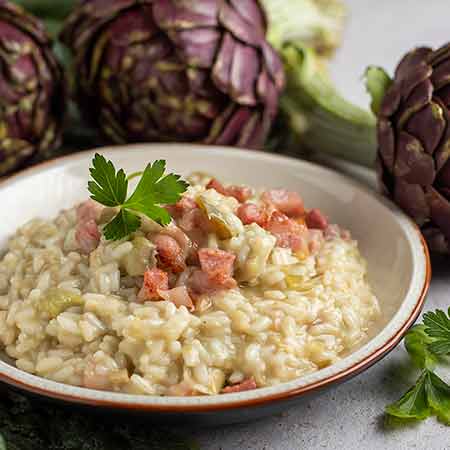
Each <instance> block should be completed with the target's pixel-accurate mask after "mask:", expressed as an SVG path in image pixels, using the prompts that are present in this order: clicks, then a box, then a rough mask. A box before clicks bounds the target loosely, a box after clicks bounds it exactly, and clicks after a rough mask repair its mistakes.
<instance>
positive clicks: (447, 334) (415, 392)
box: [386, 308, 450, 425]
mask: <svg viewBox="0 0 450 450" xmlns="http://www.w3.org/2000/svg"><path fill="white" fill-rule="evenodd" d="M423 322H424V324H423V325H416V326H414V327H412V328H411V330H410V331H409V332H408V333H407V335H406V337H405V347H406V350H407V351H408V353H409V355H410V356H411V358H412V360H413V361H414V363H415V364H416V365H417V366H418V367H420V368H422V369H423V371H422V374H421V375H420V377H419V379H418V380H417V382H416V384H415V385H414V386H413V387H412V388H411V389H410V390H409V391H407V392H406V393H405V394H404V395H403V396H402V397H401V398H400V399H399V400H397V401H396V402H395V403H392V404H391V405H389V406H388V407H387V408H386V413H387V414H388V415H389V416H393V417H396V418H398V419H418V420H422V419H425V418H427V417H430V416H431V415H432V414H433V415H435V416H437V417H438V419H439V420H441V421H442V422H443V423H445V424H446V425H450V386H449V385H448V384H447V383H446V382H445V381H444V380H442V379H441V378H439V377H438V376H437V375H436V374H435V373H434V372H433V369H434V368H435V366H436V365H437V363H438V362H439V361H440V360H441V359H442V357H443V356H444V355H449V354H450V308H449V310H448V316H447V315H446V314H445V312H444V311H441V310H439V309H438V310H436V311H435V312H427V313H425V314H424V316H423Z"/></svg>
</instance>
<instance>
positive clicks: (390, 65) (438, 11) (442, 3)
mask: <svg viewBox="0 0 450 450" xmlns="http://www.w3.org/2000/svg"><path fill="white" fill-rule="evenodd" d="M347 3H348V5H349V8H350V10H351V19H350V23H349V26H348V29H347V32H346V37H345V42H344V45H343V48H342V49H341V51H340V52H339V54H338V56H337V58H336V60H335V63H334V65H333V77H334V79H335V80H336V83H337V85H338V86H339V88H340V89H341V91H342V92H343V93H344V94H345V95H346V97H347V98H349V99H351V100H352V101H354V102H356V103H358V104H360V105H361V106H366V105H367V102H368V100H367V97H366V95H365V92H364V87H363V85H362V81H361V75H362V74H363V73H364V69H365V67H366V66H367V65H369V64H376V65H382V66H384V67H385V68H386V69H388V70H389V71H392V70H393V69H394V68H395V64H396V62H397V61H398V59H399V57H400V56H402V55H403V53H404V52H406V51H407V50H408V49H410V48H411V47H413V46H415V45H418V44H426V45H432V46H437V45H441V44H443V43H444V42H446V41H448V40H449V39H450V33H449V21H450V1H449V0H427V1H423V0H347ZM342 170H345V169H342ZM356 175H357V176H359V177H360V178H361V177H362V178H366V179H368V181H369V182H370V181H371V174H368V178H367V177H366V174H365V173H364V172H361V171H358V173H357V174H356ZM372 181H373V179H372ZM433 271H434V273H433V281H432V284H431V290H430V293H429V295H428V298H427V302H426V307H425V309H427V310H428V309H435V308H436V307H440V308H444V309H446V308H448V306H450V263H449V259H447V260H437V261H433ZM416 374H417V372H415V370H414V369H413V368H412V367H411V366H410V364H409V359H408V356H407V354H406V351H405V350H404V348H403V345H400V346H399V347H397V348H396V349H395V350H394V351H393V352H392V353H391V354H390V355H389V356H387V357H386V358H384V359H383V360H382V361H381V362H379V363H378V364H376V365H375V366H373V367H372V368H371V369H369V370H367V371H366V372H364V373H363V374H361V375H359V376H358V377H356V378H354V379H353V380H351V381H349V382H347V383H344V384H342V385H340V386H337V387H335V388H332V389H331V390H329V391H327V392H325V393H323V394H321V395H320V396H319V397H315V398H312V399H306V400H305V401H304V402H303V403H301V404H300V405H298V406H296V407H293V408H292V409H290V410H288V411H286V412H285V413H284V414H283V415H281V416H276V417H270V418H267V419H263V420H260V421H257V422H253V423H249V424H242V425H233V426H227V427H220V428H213V429H207V430H201V431H197V432H195V439H196V440H197V441H198V442H199V444H200V447H201V448H202V450H220V449H223V450H315V449H320V450H336V449H341V450H361V449H364V450H378V449H379V450H411V449H419V450H422V449H427V450H447V449H449V448H450V428H448V427H445V426H443V425H441V424H439V423H438V422H437V421H436V420H435V419H429V420H427V421H425V422H422V423H419V424H415V425H409V426H403V427H400V428H395V429H392V428H386V427H385V426H384V425H383V409H384V407H385V405H386V404H388V403H391V402H392V401H394V400H396V399H397V398H398V397H399V395H400V394H401V393H403V392H404V391H405V390H406V389H407V388H408V387H409V386H410V385H411V383H412V381H413V380H414V379H415V377H416ZM445 375H446V374H444V376H445ZM448 375H450V372H448ZM446 378H447V380H450V376H448V377H446Z"/></svg>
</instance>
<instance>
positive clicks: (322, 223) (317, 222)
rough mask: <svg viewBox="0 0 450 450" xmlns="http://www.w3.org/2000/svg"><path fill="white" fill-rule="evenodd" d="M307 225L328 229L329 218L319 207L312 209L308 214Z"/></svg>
mask: <svg viewBox="0 0 450 450" xmlns="http://www.w3.org/2000/svg"><path fill="white" fill-rule="evenodd" d="M305 220H306V225H307V227H308V228H314V229H316V230H326V229H327V227H328V220H327V218H326V217H325V216H324V215H323V213H322V212H321V211H320V210H319V209H312V210H311V211H309V212H308V214H306V218H305Z"/></svg>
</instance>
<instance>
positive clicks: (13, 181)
mask: <svg viewBox="0 0 450 450" xmlns="http://www.w3.org/2000/svg"><path fill="white" fill-rule="evenodd" d="M100 152H101V153H102V154H104V155H105V156H106V157H107V158H109V159H111V160H113V161H114V163H115V164H117V166H118V167H123V168H124V169H125V171H126V172H133V171H136V170H140V169H142V168H143V167H144V166H145V165H146V164H147V163H148V162H149V161H153V160H155V159H161V158H162V159H166V160H167V163H168V167H169V168H170V170H173V171H175V172H177V173H181V174H184V175H187V174H189V173H190V172H192V171H205V172H209V173H212V174H214V175H216V176H217V177H218V178H220V179H223V180H225V181H227V182H236V183H245V184H249V185H253V186H255V187H270V188H277V187H285V188H287V189H291V190H296V191H298V192H300V193H301V195H302V197H303V198H304V200H305V203H306V205H307V206H309V205H310V206H317V207H320V208H321V209H322V210H323V211H325V213H326V214H327V215H328V216H329V217H330V218H331V219H332V221H334V222H336V223H339V224H341V225H343V226H344V227H346V228H348V229H350V230H351V232H352V234H353V236H354V237H355V238H356V239H357V240H358V241H359V245H360V249H361V252H362V254H363V255H364V257H365V258H366V259H367V261H368V267H369V278H370V283H371V285H372V287H373V289H374V291H375V294H376V295H377V296H378V298H379V300H380V302H381V308H382V311H383V317H382V320H381V321H380V323H379V324H378V327H377V329H376V330H375V331H374V332H373V336H372V337H371V339H370V340H369V342H367V343H366V344H365V345H363V346H362V347H361V348H359V349H357V350H356V351H354V352H353V353H352V354H350V355H349V356H347V357H345V358H343V359H342V360H341V361H339V362H338V363H336V364H334V365H332V366H330V367H327V368H325V369H322V370H320V371H318V372H315V373H313V374H310V375H307V376H305V377H302V378H299V379H297V380H294V381H291V382H288V383H283V384H280V385H278V386H273V387H267V388H262V389H256V390H253V391H248V392H242V393H237V394H228V395H218V396H210V397H180V398H174V397H151V396H138V395H126V394H119V393H111V392H101V391H94V390H89V389H84V388H78V387H73V386H68V385H64V384H60V383H56V382H53V381H49V380H45V379H43V378H39V377H36V376H33V375H30V374H28V373H25V372H22V371H21V370H19V369H16V368H15V367H14V366H13V365H10V364H8V363H7V362H6V360H3V361H0V380H2V381H4V382H6V383H8V384H10V385H14V386H16V387H19V388H21V389H24V390H27V391H29V392H32V393H35V394H39V395H43V396H46V397H50V398H53V399H59V400H63V401H68V402H75V403H81V404H86V405H92V406H96V407H108V408H113V409H123V410H128V411H133V410H134V411H144V412H146V413H148V414H150V415H152V417H155V416H156V417H157V418H158V417H159V418H161V417H164V418H169V419H175V420H177V419H179V418H180V417H181V419H182V420H183V422H185V423H186V421H188V420H189V419H191V420H195V421H197V422H198V421H200V422H202V423H218V422H233V421H238V420H245V419H248V418H252V417H257V416H261V415H264V414H268V413H273V412H276V411H278V410H280V409H281V408H284V407H285V405H284V403H285V402H288V401H295V400H296V399H300V398H301V397H302V396H304V395H306V394H309V393H313V392H316V391H317V390H319V389H320V388H323V387H327V386H331V385H333V384H335V383H338V382H340V381H343V380H345V379H347V378H349V377H351V376H353V375H355V374H357V373H359V372H361V371H362V370H364V369H366V368H367V367H369V366H370V365H371V364H373V363H374V362H376V361H377V360H378V359H380V358H381V357H382V356H384V355H385V354H386V353H388V352H389V351H390V350H391V349H392V348H393V347H394V346H395V345H396V344H398V342H399V341H400V339H401V338H402V336H403V335H404V333H405V332H406V330H407V329H408V328H409V327H410V326H411V324H412V323H413V322H414V321H415V320H416V318H417V316H418V314H419V312H420V309H421V307H422V304H423V301H424V297H425V294H426V291H427V289H428V285H429V281H430V275H431V274H430V262H429V255H428V252H427V249H426V245H425V244H424V242H423V240H422V237H421V234H420V232H419V231H418V229H417V228H416V226H415V225H414V224H413V223H412V222H411V220H410V219H408V218H407V217H406V216H405V215H404V214H403V213H401V212H400V211H399V210H398V209H397V208H396V207H395V206H394V205H392V204H391V203H390V202H388V201H387V200H385V199H384V198H382V197H380V196H379V195H377V194H375V193H374V192H371V191H370V190H369V189H366V188H364V187H362V186H360V185H359V184H357V183H356V182H354V181H352V180H349V179H347V178H345V177H344V176H342V175H339V174H337V173H335V172H332V171H330V170H327V169H324V168H322V167H319V166H315V165H313V164H310V163H307V162H303V161H299V160H295V159H290V158H284V157H279V156H274V155H271V154H265V153H260V152H254V151H245V150H236V149H231V148H223V147H203V146H195V145H181V144H174V145H162V144H156V145H135V146H128V147H116V148H104V149H101V150H100ZM93 154H94V152H84V153H80V154H76V155H74V156H69V157H65V158H61V159H57V160H54V161H52V162H49V163H45V164H41V165H40V166H37V167H34V168H31V169H28V170H26V171H24V172H22V173H20V174H19V175H16V176H14V177H12V178H9V179H7V180H6V181H3V182H2V183H1V184H0V204H1V205H2V210H3V211H4V213H3V214H2V220H1V221H0V249H2V248H5V246H6V243H7V239H8V237H9V236H10V235H12V234H13V233H14V232H15V230H16V229H17V227H18V226H20V225H21V224H23V223H24V222H26V221H28V220H29V219H31V218H33V217H36V216H45V217H53V216H55V215H56V214H57V213H58V211H60V210H61V209H62V208H69V207H71V206H73V205H74V204H75V203H76V202H79V201H81V200H83V199H85V198H86V197H87V195H88V193H87V189H86V185H87V180H88V168H89V166H90V164H91V160H92V156H93ZM167 416H169V417H167Z"/></svg>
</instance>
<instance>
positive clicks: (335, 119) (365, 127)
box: [281, 44, 377, 167]
mask: <svg viewBox="0 0 450 450" xmlns="http://www.w3.org/2000/svg"><path fill="white" fill-rule="evenodd" d="M283 58H284V64H285V69H286V75H287V88H286V91H285V93H284V96H283V97H282V100H281V109H282V112H283V114H284V115H288V116H289V117H291V118H292V117H293V116H297V117H298V119H297V120H289V122H287V123H286V126H287V127H289V132H290V133H293V134H297V135H298V136H299V141H300V142H301V143H302V146H303V147H305V148H307V149H309V150H314V151H319V152H324V153H328V154H330V155H333V156H336V157H339V158H342V159H346V160H348V161H350V162H354V163H357V164H360V165H363V166H367V167H373V165H374V163H375V158H376V148H377V146H376V119H375V116H374V115H373V114H371V113H370V112H369V111H367V110H364V109H362V108H359V107H357V106H355V105H353V104H352V103H349V102H348V101H346V100H345V99H344V98H343V97H342V96H341V95H340V94H339V93H338V92H337V91H336V89H335V87H334V86H333V83H332V81H331V79H330V77H329V75H328V73H327V71H326V67H325V66H324V65H323V62H322V61H321V60H320V58H318V57H317V56H316V54H315V53H314V51H313V50H311V49H308V48H305V47H302V46H299V45H295V44H287V45H286V46H285V47H284V48H283ZM300 117H303V118H304V120H303V121H301V120H300V119H299V118H300ZM293 123H297V124H298V123H302V127H297V128H298V129H293V127H292V125H291V124H293Z"/></svg>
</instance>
